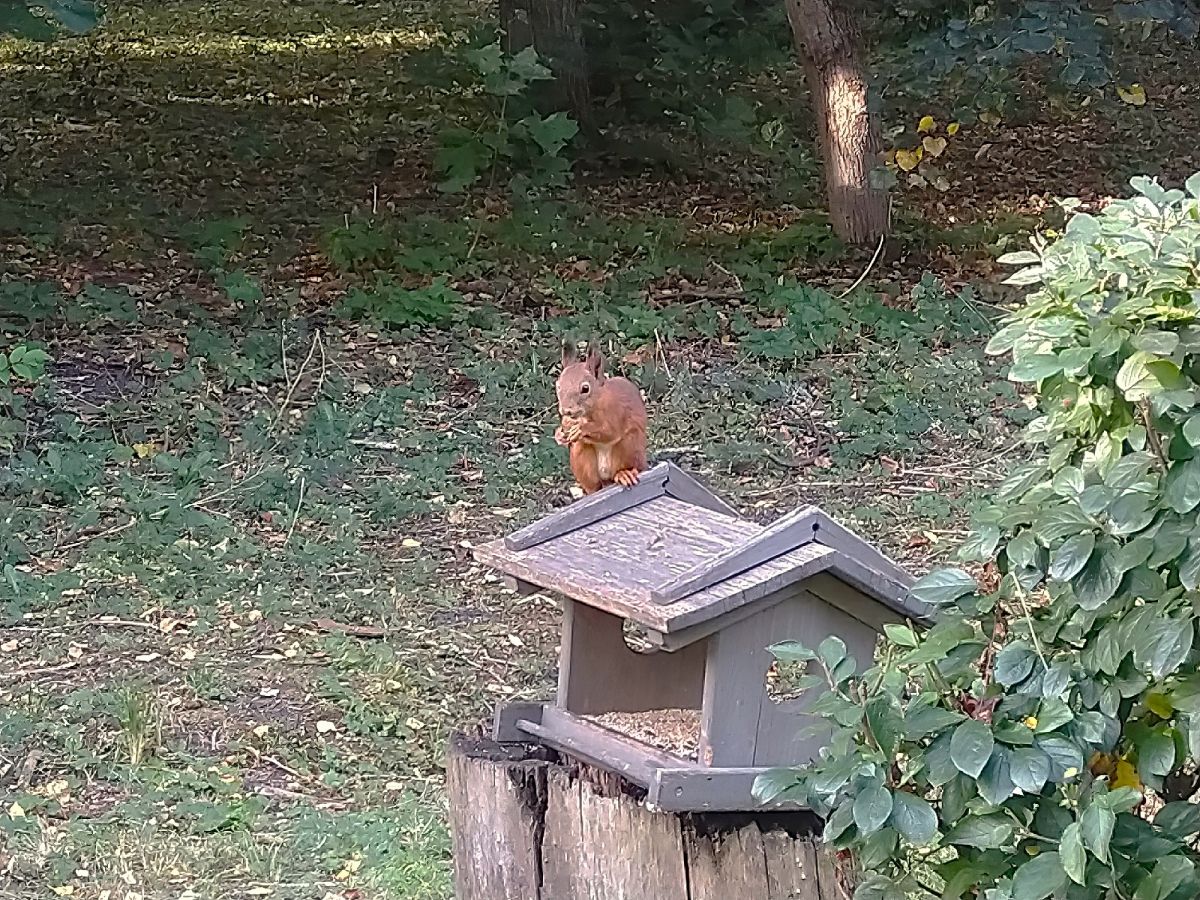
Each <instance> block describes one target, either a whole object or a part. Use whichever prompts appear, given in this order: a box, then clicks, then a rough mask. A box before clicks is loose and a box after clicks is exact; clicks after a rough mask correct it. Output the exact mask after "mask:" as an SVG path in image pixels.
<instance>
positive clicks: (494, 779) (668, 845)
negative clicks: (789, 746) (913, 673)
mask: <svg viewBox="0 0 1200 900" xmlns="http://www.w3.org/2000/svg"><path fill="white" fill-rule="evenodd" d="M446 779H447V788H448V793H449V798H450V829H451V833H452V840H453V852H454V870H455V871H454V874H455V889H456V890H455V896H456V897H457V898H458V900H730V898H745V900H750V898H753V900H846V898H848V897H849V896H850V890H849V889H848V885H846V884H845V883H844V881H843V879H842V878H841V876H840V873H839V872H838V868H837V865H836V863H835V861H834V860H833V858H832V857H831V856H830V855H829V853H828V852H827V851H826V850H824V849H823V848H822V847H821V845H820V842H819V832H820V827H821V823H820V820H819V819H817V817H816V816H813V815H812V814H810V813H800V812H793V813H776V814H764V815H754V814H730V813H719V814H717V813H710V814H693V815H674V814H671V813H656V812H651V811H649V810H647V809H646V808H645V807H644V806H643V805H642V803H641V801H640V799H639V797H638V796H637V789H636V788H634V787H632V786H630V785H629V784H628V783H625V782H623V781H621V780H619V779H618V778H616V776H613V775H611V774H609V773H605V772H600V771H598V770H595V769H591V768H589V767H586V766H582V765H579V764H577V763H574V762H571V761H569V760H566V759H562V758H560V757H558V756H557V755H556V754H555V753H553V751H550V750H547V749H546V748H542V747H532V746H525V745H512V744H505V745H500V744H496V743H493V742H492V741H490V740H484V739H473V738H466V737H464V736H462V735H456V736H454V737H453V738H451V741H450V749H449V752H448V755H447V765H446Z"/></svg>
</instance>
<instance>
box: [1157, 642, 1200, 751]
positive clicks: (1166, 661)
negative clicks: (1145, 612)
mask: <svg viewBox="0 0 1200 900" xmlns="http://www.w3.org/2000/svg"><path fill="white" fill-rule="evenodd" d="M1158 626H1159V627H1158V635H1157V640H1156V641H1155V644H1154V649H1153V651H1151V656H1150V673H1151V674H1152V675H1153V676H1154V677H1155V679H1157V680H1159V681H1161V680H1162V679H1164V678H1166V677H1167V676H1168V675H1172V674H1174V672H1175V670H1176V669H1178V668H1179V667H1180V666H1181V665H1183V661H1184V660H1185V659H1187V657H1188V654H1189V653H1190V652H1191V651H1192V640H1193V638H1194V637H1195V635H1196V626H1195V624H1194V623H1193V621H1192V620H1191V619H1183V620H1181V621H1176V620H1170V621H1167V622H1160V623H1158ZM1161 774H1163V775H1165V774H1166V772H1163V773H1161Z"/></svg>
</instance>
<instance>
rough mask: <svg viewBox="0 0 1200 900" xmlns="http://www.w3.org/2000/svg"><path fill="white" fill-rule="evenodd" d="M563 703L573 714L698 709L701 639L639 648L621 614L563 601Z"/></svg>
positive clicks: (701, 678) (560, 668)
mask: <svg viewBox="0 0 1200 900" xmlns="http://www.w3.org/2000/svg"><path fill="white" fill-rule="evenodd" d="M564 607H565V610H564V617H563V631H562V643H561V645H560V650H559V664H558V705H559V706H560V707H561V708H563V709H565V710H567V711H569V712H573V713H578V714H581V715H587V714H591V713H603V712H642V711H644V710H649V709H699V708H700V697H701V694H702V692H703V688H704V660H705V648H704V646H703V645H702V644H696V645H694V646H691V647H686V648H684V649H683V650H680V651H679V652H677V653H669V652H666V651H661V650H660V651H656V652H651V653H637V652H635V651H633V650H631V649H630V648H629V645H628V644H626V643H625V637H624V626H623V622H622V620H621V619H620V618H618V617H617V616H614V615H612V614H610V613H606V612H604V611H603V610H599V609H595V608H594V607H591V606H587V605H585V604H583V603H580V602H578V601H576V600H566V601H565V602H564Z"/></svg>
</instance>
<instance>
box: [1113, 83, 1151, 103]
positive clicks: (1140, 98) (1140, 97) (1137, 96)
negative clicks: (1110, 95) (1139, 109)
mask: <svg viewBox="0 0 1200 900" xmlns="http://www.w3.org/2000/svg"><path fill="white" fill-rule="evenodd" d="M1117 95H1118V96H1119V97H1120V98H1121V99H1122V100H1124V101H1125V102H1126V103H1128V104H1129V105H1130V106H1145V105H1146V89H1145V88H1144V87H1142V86H1141V85H1140V84H1131V85H1130V86H1129V87H1127V88H1123V87H1121V86H1120V85H1117Z"/></svg>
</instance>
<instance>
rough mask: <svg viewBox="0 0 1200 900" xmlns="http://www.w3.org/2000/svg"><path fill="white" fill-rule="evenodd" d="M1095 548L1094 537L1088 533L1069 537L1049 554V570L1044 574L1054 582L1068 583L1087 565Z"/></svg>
mask: <svg viewBox="0 0 1200 900" xmlns="http://www.w3.org/2000/svg"><path fill="white" fill-rule="evenodd" d="M1095 547H1096V535H1094V534H1092V533H1091V532H1090V531H1089V532H1087V533H1086V534H1077V535H1075V536H1074V537H1069V538H1067V539H1066V540H1065V541H1063V542H1062V544H1061V545H1060V546H1059V547H1058V549H1057V550H1055V551H1054V552H1053V553H1052V554H1050V569H1049V571H1048V572H1047V573H1046V574H1047V575H1048V576H1049V577H1050V578H1052V579H1054V580H1055V581H1070V580H1071V579H1072V578H1074V577H1075V576H1076V575H1078V574H1079V571H1080V570H1081V569H1082V568H1083V567H1084V566H1085V565H1087V561H1088V559H1089V558H1090V557H1091V555H1092V550H1094V549H1095Z"/></svg>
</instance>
